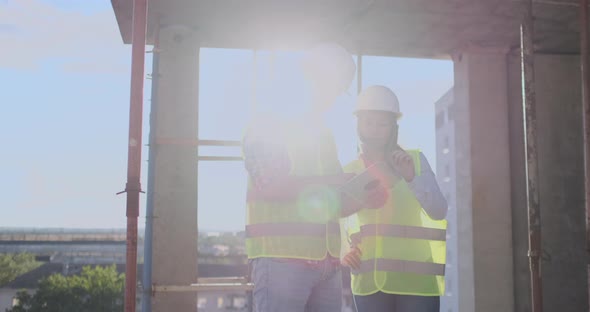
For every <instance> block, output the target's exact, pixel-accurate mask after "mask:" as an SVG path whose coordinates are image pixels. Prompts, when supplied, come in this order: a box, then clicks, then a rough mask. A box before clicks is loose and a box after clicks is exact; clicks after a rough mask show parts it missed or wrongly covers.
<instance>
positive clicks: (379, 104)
mask: <svg viewBox="0 0 590 312" xmlns="http://www.w3.org/2000/svg"><path fill="white" fill-rule="evenodd" d="M359 111H381V112H389V113H393V114H395V115H396V117H397V118H399V117H401V115H402V113H401V112H400V109H399V100H398V99H397V96H396V95H395V93H393V91H391V90H390V89H389V88H387V87H384V86H370V87H368V88H366V89H365V90H363V91H362V92H361V93H360V94H359V96H358V98H357V100H356V109H355V111H354V113H355V114H357V113H358V112H359Z"/></svg>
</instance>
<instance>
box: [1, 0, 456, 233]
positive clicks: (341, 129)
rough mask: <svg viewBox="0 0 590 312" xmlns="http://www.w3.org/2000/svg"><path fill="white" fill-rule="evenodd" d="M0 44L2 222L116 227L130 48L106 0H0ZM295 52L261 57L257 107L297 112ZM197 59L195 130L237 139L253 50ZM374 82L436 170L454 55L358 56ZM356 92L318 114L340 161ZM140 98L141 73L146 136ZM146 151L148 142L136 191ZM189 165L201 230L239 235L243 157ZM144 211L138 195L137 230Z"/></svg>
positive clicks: (407, 141)
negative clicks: (438, 117) (437, 110)
mask: <svg viewBox="0 0 590 312" xmlns="http://www.w3.org/2000/svg"><path fill="white" fill-rule="evenodd" d="M0 42H2V49H0V84H1V85H2V86H3V88H2V91H1V92H0V118H1V122H0V142H2V145H3V147H2V149H1V152H0V186H1V189H2V192H1V194H2V196H0V213H1V214H0V216H1V217H0V227H75V228H111V227H124V226H125V222H126V221H125V220H126V219H125V195H119V196H115V193H117V192H119V191H121V190H122V189H123V188H124V185H125V182H126V166H127V135H128V118H129V79H130V58H131V49H130V46H127V45H123V43H122V41H121V37H120V34H119V30H118V28H117V23H116V21H115V17H114V13H113V10H112V7H111V4H110V1H109V0H87V1H71V0H0ZM149 49H151V47H148V50H149ZM298 55H299V54H298V53H287V52H283V53H277V54H276V56H275V58H274V62H273V61H271V57H270V53H260V54H259V57H258V63H259V66H258V70H257V72H258V75H257V86H258V88H257V94H258V101H259V103H260V104H259V105H260V106H261V107H271V106H272V107H273V109H275V108H276V110H287V111H291V110H293V111H298V110H299V109H300V107H301V106H300V105H299V103H300V102H302V101H304V100H305V97H304V96H303V94H304V92H300V91H299V89H300V88H303V86H304V83H303V79H302V77H301V76H300V73H299V72H298V71H297V68H296V65H295V64H296V60H297V58H298ZM200 59H201V68H200V75H201V76H200V99H199V100H200V109H201V111H200V126H199V131H200V136H201V138H202V139H231V140H238V139H240V136H241V133H242V130H243V128H244V126H245V125H246V123H247V121H248V116H249V114H250V113H251V111H250V108H249V107H250V104H251V98H252V91H251V90H252V89H251V85H252V77H253V72H254V71H253V63H252V52H251V51H244V50H220V49H202V50H201V58H200ZM271 64H274V66H271ZM273 68H274V69H273ZM146 73H151V54H148V55H147V59H146ZM372 84H381V85H385V86H388V87H390V88H391V89H392V90H394V92H396V94H397V95H398V97H399V99H400V102H401V108H402V111H403V113H404V117H403V118H402V120H401V121H400V143H401V145H402V146H404V147H406V148H420V149H422V150H423V151H424V153H425V155H426V157H427V158H428V159H429V160H430V162H431V164H432V165H433V166H434V165H435V161H436V160H435V154H436V153H435V141H434V106H433V103H434V102H435V101H436V100H437V99H439V98H440V97H441V96H442V95H443V94H444V93H445V92H446V91H447V90H448V89H449V88H451V87H452V85H453V65H452V62H450V61H441V60H423V59H407V58H385V57H364V58H363V85H364V86H365V87H366V86H369V85H372ZM355 93H356V81H355V82H353V84H352V85H351V89H350V91H349V95H345V96H342V97H341V98H340V99H339V100H338V102H337V103H336V105H335V107H334V109H333V110H332V111H331V112H330V114H329V116H328V124H329V125H330V127H331V128H332V130H333V132H334V135H335V137H336V141H337V142H336V143H337V144H338V148H339V156H340V160H341V162H342V163H343V164H345V163H347V162H349V161H351V160H353V159H354V158H355V156H356V142H357V139H356V130H355V122H354V118H353V116H352V114H351V113H352V108H353V104H354V100H355V96H354V94H355ZM279 95H280V99H279ZM149 99H150V80H146V88H145V115H144V122H145V127H144V143H147V136H148V133H149V127H148V126H147V121H148V116H149V103H150V102H149ZM234 151H235V152H234ZM236 152H237V151H236V150H231V149H229V150H227V149H223V148H222V149H215V148H213V149H212V148H209V149H205V148H202V149H201V154H202V155H212V154H214V153H215V154H224V155H228V154H233V155H237V154H236ZM147 155H148V148H147V147H146V148H144V151H143V160H144V162H143V172H142V180H143V181H142V185H143V188H144V189H147V182H146V180H147V162H146V160H147ZM195 160H196V157H195ZM199 169H200V174H199V183H200V185H199V226H200V228H201V229H202V230H241V229H242V228H243V226H244V221H245V205H244V196H245V181H246V176H245V172H244V170H243V165H242V163H241V162H232V163H228V162H219V163H214V162H206V163H205V162H202V163H201V164H200V166H199ZM144 208H145V195H143V197H142V210H141V216H140V227H143V225H144V222H145V219H144V218H143V217H144V216H145V214H144V212H145V209H144Z"/></svg>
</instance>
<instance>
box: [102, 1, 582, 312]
mask: <svg viewBox="0 0 590 312" xmlns="http://www.w3.org/2000/svg"><path fill="white" fill-rule="evenodd" d="M111 1H112V5H113V9H114V13H115V15H116V18H117V22H118V25H119V29H120V32H121V36H122V39H123V42H124V43H127V44H132V45H133V49H132V51H133V52H132V53H133V60H132V77H131V114H130V134H129V170H128V181H127V186H126V190H125V191H126V192H127V196H128V199H127V216H128V236H127V246H128V247H127V248H128V249H127V263H128V265H127V268H128V269H129V271H128V272H127V278H128V281H130V283H128V285H127V286H128V287H127V288H126V296H127V298H133V296H135V295H136V290H135V283H134V281H135V271H134V266H133V265H131V264H133V263H135V262H136V258H137V254H136V249H135V247H136V237H137V217H138V206H139V196H140V191H141V190H142V188H141V186H140V185H139V172H140V170H139V168H140V163H141V159H142V158H141V146H142V144H144V143H147V144H149V146H150V155H149V161H150V162H149V176H148V186H147V205H148V209H147V216H146V217H147V224H146V236H145V240H146V241H145V248H144V250H145V253H146V254H145V257H144V259H145V266H144V268H145V270H144V272H145V276H144V278H143V280H144V285H146V287H144V289H143V290H139V292H141V291H143V294H144V296H145V297H144V299H147V300H143V303H144V307H143V310H144V311H194V309H195V298H196V295H195V291H210V290H219V289H229V288H233V289H237V288H240V289H246V290H247V289H249V288H250V287H251V285H250V284H248V283H247V281H245V280H242V279H234V280H224V279H199V272H197V265H196V263H197V242H196V241H195V238H196V237H197V198H198V197H197V196H198V194H197V193H196V191H195V190H196V189H197V183H198V182H199V181H197V165H196V164H197V162H198V161H204V160H216V161H224V160H235V159H231V158H227V157H199V156H198V155H199V154H198V150H199V146H203V145H222V146H227V145H229V146H236V147H238V146H239V142H227V141H217V140H215V138H201V137H199V134H198V116H199V105H198V94H199V90H198V85H199V84H198V81H199V57H198V56H199V49H200V48H203V47H210V48H235V49H250V50H276V49H282V50H300V49H304V48H306V47H309V46H310V45H313V44H315V43H318V42H324V41H333V42H338V43H340V44H342V45H343V46H345V47H346V48H347V49H348V50H349V51H351V52H353V53H355V54H358V55H359V56H360V57H359V60H361V62H359V66H358V71H359V72H358V74H359V75H362V66H360V64H362V56H363V55H370V56H405V57H417V58H438V59H440V58H444V59H449V60H452V61H453V62H454V79H455V86H454V90H453V105H452V112H451V113H452V116H453V122H454V125H453V126H454V131H453V138H452V141H453V142H454V145H453V146H454V148H455V150H454V151H453V153H454V156H455V161H456V163H455V166H454V172H453V173H452V175H453V177H455V181H454V183H455V186H456V189H457V194H456V199H455V200H454V209H456V211H455V212H454V215H455V216H456V220H455V226H456V229H455V232H456V237H457V243H456V246H457V250H458V257H457V259H455V261H454V262H455V265H456V268H455V270H456V272H458V274H457V276H458V285H455V286H454V292H455V293H456V294H457V296H458V302H459V303H458V307H459V310H460V311H465V312H472V311H478V312H485V311H494V312H495V311H502V312H510V311H514V312H521V311H535V312H538V311H542V310H545V311H562V312H566V311H572V312H579V311H588V309H589V307H588V260H589V258H588V248H587V246H588V237H589V236H588V235H587V233H588V230H587V229H588V222H587V220H588V218H587V216H588V214H587V211H588V209H587V207H589V205H588V203H587V198H588V197H589V196H588V194H590V192H589V191H590V184H589V183H585V180H586V181H587V180H588V178H589V174H588V173H589V172H590V154H589V151H590V137H589V136H588V134H589V133H590V124H589V123H588V122H589V121H590V106H589V103H588V99H589V97H590V95H589V92H588V90H589V83H590V80H589V79H588V77H589V76H588V20H587V11H588V3H587V2H588V1H587V0H580V1H577V0H538V1H532V0H325V1H310V0H301V1H264V0H251V1H235V0H217V1H202V0H194V1H188V0H150V1H147V0H111ZM146 44H149V45H154V75H153V79H152V116H151V120H150V121H149V122H150V126H151V127H150V138H149V140H150V141H149V142H142V141H141V125H142V120H141V112H142V105H143V98H142V93H143V81H144V52H145V45H146ZM581 56H582V57H581ZM205 139H206V140H205ZM541 234H542V235H541ZM148 268H151V269H148ZM139 292H138V295H139ZM134 302H135V301H134V300H128V304H126V311H133V309H135V306H134Z"/></svg>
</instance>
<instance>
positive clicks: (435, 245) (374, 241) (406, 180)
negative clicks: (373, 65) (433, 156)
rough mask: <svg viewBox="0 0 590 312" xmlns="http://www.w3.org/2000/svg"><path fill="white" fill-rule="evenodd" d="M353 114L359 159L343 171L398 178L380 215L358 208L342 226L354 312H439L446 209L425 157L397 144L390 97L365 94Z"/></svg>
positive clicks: (385, 92)
mask: <svg viewBox="0 0 590 312" xmlns="http://www.w3.org/2000/svg"><path fill="white" fill-rule="evenodd" d="M355 115H356V116H357V130H358V136H359V139H360V147H361V149H360V150H361V153H360V155H359V158H358V159H357V160H355V161H353V162H351V163H350V164H348V165H347V166H346V167H345V168H344V171H345V172H350V173H356V174H359V173H361V172H362V171H364V170H366V169H367V168H369V169H368V170H374V169H372V168H376V167H377V166H374V167H372V168H371V166H372V165H374V164H378V163H387V164H388V165H389V166H380V168H388V169H387V170H391V172H390V173H392V175H393V176H394V177H397V179H393V180H392V179H388V180H387V181H386V180H385V179H384V180H383V181H382V183H383V184H386V185H387V187H386V188H387V189H388V190H389V192H388V198H387V200H386V203H385V204H384V205H383V206H382V207H381V208H380V209H363V210H361V211H359V212H358V213H357V214H355V215H353V216H352V217H350V219H349V220H347V221H348V230H347V232H348V234H350V237H349V241H350V243H351V250H350V251H349V252H348V254H346V255H345V256H344V257H343V259H342V263H343V264H344V265H346V266H348V267H350V268H351V274H352V276H351V279H352V281H351V287H352V292H353V294H354V299H355V303H356V306H357V310H358V311H359V312H365V311H371V312H380V311H396V312H410V311H412V312H413V311H423V312H427V311H428V312H430V311H432V312H435V311H436V312H438V311H439V305H440V303H439V300H440V296H441V295H442V294H443V293H444V267H445V248H446V243H445V239H446V233H445V230H446V221H445V220H443V219H444V218H445V215H446V211H447V202H446V200H445V198H444V197H443V195H442V193H441V192H440V189H439V187H438V184H437V182H436V179H435V176H434V173H433V172H432V170H431V168H430V165H429V164H428V161H427V160H426V158H425V157H424V155H423V154H422V153H421V152H420V151H418V150H404V149H402V148H401V147H400V146H399V145H398V144H397V134H398V124H397V120H398V119H399V118H400V116H401V113H400V109H399V101H398V99H397V97H396V95H395V94H394V93H393V92H392V91H391V90H389V89H388V88H386V87H383V86H371V87H369V88H367V89H366V90H364V91H363V92H362V93H361V94H360V95H359V97H358V100H357V107H356V111H355ZM388 175H389V176H391V174H386V173H384V174H383V176H384V177H385V176H388Z"/></svg>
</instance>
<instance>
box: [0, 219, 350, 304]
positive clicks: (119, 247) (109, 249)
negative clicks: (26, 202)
mask: <svg viewBox="0 0 590 312" xmlns="http://www.w3.org/2000/svg"><path fill="white" fill-rule="evenodd" d="M201 235H203V237H210V238H213V241H214V242H215V241H217V239H218V238H219V239H223V238H229V239H226V240H225V242H226V243H224V244H217V243H212V244H207V245H203V246H201V245H199V263H198V272H199V277H200V278H213V277H246V276H248V265H247V259H246V255H245V246H244V232H228V233H218V232H215V233H213V235H211V233H201V234H200V236H201ZM195 239H196V238H195ZM228 242H231V244H230V243H228ZM228 244H229V245H228ZM125 247H126V235H125V230H124V229H112V230H79V229H15V228H0V253H20V252H28V253H32V254H34V255H35V256H36V258H37V259H38V260H39V261H42V262H45V263H44V264H43V265H41V266H40V267H39V268H37V269H35V270H33V271H31V272H28V273H25V274H23V275H21V276H19V277H17V278H16V279H15V280H14V281H12V282H11V283H9V284H7V285H4V286H0V311H4V310H5V309H7V308H10V307H12V306H13V304H15V302H14V300H15V298H16V293H17V291H18V290H20V289H26V290H28V291H29V292H30V293H31V294H32V293H34V291H35V289H36V288H37V282H38V281H39V280H40V279H41V278H44V277H48V276H50V275H51V274H64V275H75V274H79V273H80V272H81V270H82V267H83V266H85V265H110V264H116V265H117V270H118V271H119V272H120V273H124V272H125V255H126V252H125ZM138 256H139V262H140V264H139V265H138V274H137V277H138V285H139V288H138V290H137V295H138V297H137V300H138V304H137V311H140V310H141V296H142V291H141V288H142V286H141V278H142V272H143V265H142V264H141V263H142V262H143V235H140V239H139V241H138ZM342 274H343V286H344V287H343V293H342V300H343V311H354V307H353V303H352V294H351V292H350V272H349V271H348V270H346V269H343V272H342ZM195 282H197V281H195ZM250 302H251V299H250V294H249V293H248V292H246V291H224V292H201V293H199V295H198V297H197V300H196V304H197V307H196V308H198V311H199V312H222V311H223V312H225V311H232V312H240V311H244V312H246V311H250V310H249V308H250Z"/></svg>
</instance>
